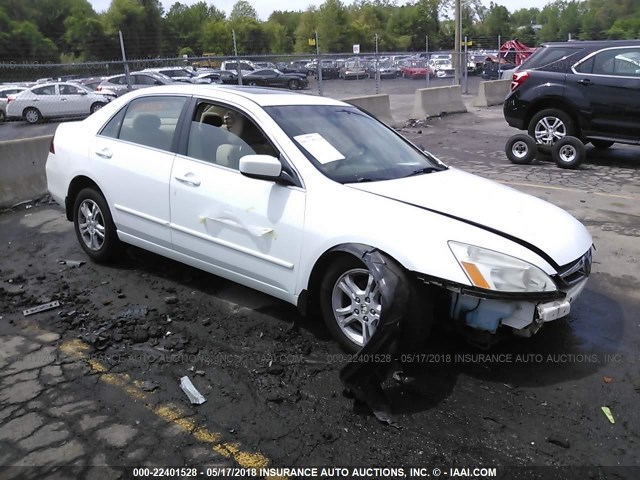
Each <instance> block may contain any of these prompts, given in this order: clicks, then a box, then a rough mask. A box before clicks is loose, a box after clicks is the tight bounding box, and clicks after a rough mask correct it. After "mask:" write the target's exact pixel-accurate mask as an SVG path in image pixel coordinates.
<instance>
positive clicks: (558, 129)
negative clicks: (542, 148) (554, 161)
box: [527, 108, 577, 146]
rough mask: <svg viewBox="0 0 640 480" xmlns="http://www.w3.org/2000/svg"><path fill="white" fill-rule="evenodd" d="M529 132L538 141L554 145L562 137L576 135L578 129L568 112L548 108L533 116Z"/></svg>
mask: <svg viewBox="0 0 640 480" xmlns="http://www.w3.org/2000/svg"><path fill="white" fill-rule="evenodd" d="M527 133H529V136H530V137H531V138H533V139H534V140H535V142H536V143H539V144H542V145H547V146H552V145H554V144H555V143H556V142H557V141H558V140H560V139H561V138H564V137H568V136H572V137H575V136H576V133H577V129H576V127H575V124H574V122H573V120H572V119H571V117H570V116H569V115H568V114H566V113H565V112H563V111H562V110H558V109H556V108H548V109H545V110H542V111H540V112H538V113H536V114H535V115H534V116H533V118H532V119H531V121H530V122H529V127H528V131H527Z"/></svg>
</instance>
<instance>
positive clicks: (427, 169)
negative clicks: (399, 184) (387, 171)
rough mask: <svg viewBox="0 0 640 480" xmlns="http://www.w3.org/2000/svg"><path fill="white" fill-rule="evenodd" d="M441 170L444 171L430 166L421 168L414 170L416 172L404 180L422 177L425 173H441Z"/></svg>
mask: <svg viewBox="0 0 640 480" xmlns="http://www.w3.org/2000/svg"><path fill="white" fill-rule="evenodd" d="M441 170H442V169H441V168H438V167H431V166H429V167H422V168H419V169H417V170H414V171H413V172H411V173H410V174H409V175H405V176H404V177H403V178H406V177H415V176H416V175H422V174H424V173H433V172H439V171H441Z"/></svg>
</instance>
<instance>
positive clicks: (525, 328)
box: [449, 278, 587, 337]
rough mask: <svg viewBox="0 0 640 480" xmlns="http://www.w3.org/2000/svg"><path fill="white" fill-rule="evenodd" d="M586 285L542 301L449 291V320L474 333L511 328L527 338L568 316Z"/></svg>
mask: <svg viewBox="0 0 640 480" xmlns="http://www.w3.org/2000/svg"><path fill="white" fill-rule="evenodd" d="M586 283H587V279H586V278H585V279H583V280H582V281H580V282H578V283H577V284H575V285H574V286H572V287H571V288H569V289H568V290H567V291H566V292H561V293H562V297H560V298H554V299H550V300H541V301H535V300H515V299H510V298H504V299H495V298H480V297H476V296H471V295H470V294H468V293H467V294H465V293H460V292H455V291H450V292H449V293H450V301H451V309H450V316H451V318H452V319H454V320H455V321H456V322H457V323H459V324H463V325H465V326H467V327H470V328H472V329H475V330H481V331H484V332H488V333H491V334H495V333H496V332H497V331H498V328H499V327H501V326H502V327H509V328H511V329H512V332H513V333H514V334H515V335H518V336H521V337H530V336H531V335H533V334H534V333H536V332H537V331H538V330H539V329H540V327H542V325H543V324H544V323H546V322H550V321H553V320H557V319H559V318H562V317H565V316H567V315H568V314H569V312H570V311H571V303H572V302H574V301H575V299H576V298H578V296H579V295H580V293H581V292H582V290H583V289H584V287H585V285H586Z"/></svg>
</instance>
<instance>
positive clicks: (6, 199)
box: [0, 135, 52, 207]
mask: <svg viewBox="0 0 640 480" xmlns="http://www.w3.org/2000/svg"><path fill="white" fill-rule="evenodd" d="M51 138H52V135H45V136H43V137H34V138H27V139H24V140H11V141H8V142H0V207H10V206H12V205H15V204H16V203H20V202H24V201H26V200H33V199H35V198H38V197H41V196H42V195H44V194H46V193H47V177H46V173H45V168H44V166H45V163H46V161H47V155H48V153H49V145H50V144H51Z"/></svg>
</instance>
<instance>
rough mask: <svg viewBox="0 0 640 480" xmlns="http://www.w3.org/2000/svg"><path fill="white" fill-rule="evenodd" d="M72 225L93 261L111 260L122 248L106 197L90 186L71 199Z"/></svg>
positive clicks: (81, 244)
mask: <svg viewBox="0 0 640 480" xmlns="http://www.w3.org/2000/svg"><path fill="white" fill-rule="evenodd" d="M73 226H74V229H75V231H76V237H78V242H80V246H81V247H82V249H83V250H84V251H85V253H86V254H87V255H88V256H89V257H90V258H91V259H92V260H93V261H95V262H96V263H107V262H110V261H112V260H114V259H115V258H116V257H117V256H118V254H119V253H120V251H121V250H122V243H121V242H120V240H119V239H118V234H117V232H116V226H115V224H114V223H113V219H112V217H111V212H110V211H109V206H108V205H107V201H106V200H105V199H104V197H103V196H102V194H101V193H99V192H98V191H96V190H95V189H93V188H85V189H83V190H81V191H80V193H78V196H77V197H76V199H75V202H74V203H73Z"/></svg>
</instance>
